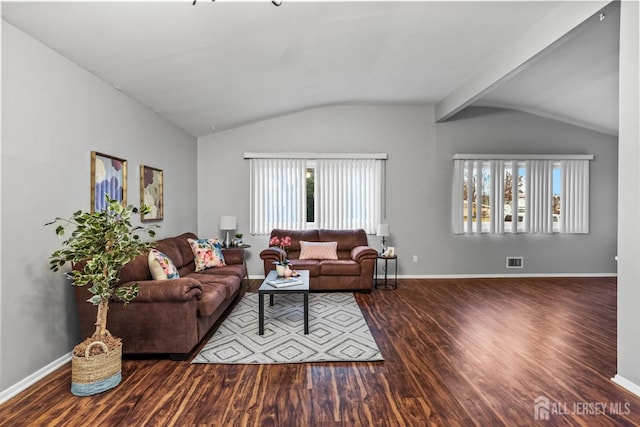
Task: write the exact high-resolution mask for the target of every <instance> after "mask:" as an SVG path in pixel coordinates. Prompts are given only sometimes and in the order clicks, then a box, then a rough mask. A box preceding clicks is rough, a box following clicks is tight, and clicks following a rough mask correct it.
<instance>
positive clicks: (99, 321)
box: [47, 195, 157, 396]
mask: <svg viewBox="0 0 640 427" xmlns="http://www.w3.org/2000/svg"><path fill="white" fill-rule="evenodd" d="M105 199H106V201H107V207H106V209H105V210H103V211H100V212H91V213H86V212H82V211H77V212H74V213H73V215H72V216H71V218H69V219H63V218H56V219H55V220H54V221H52V222H50V223H48V224H47V225H51V224H58V227H57V228H56V234H58V236H63V235H64V234H65V232H66V231H67V229H68V228H73V231H72V232H71V235H70V237H69V238H68V239H67V240H65V241H63V243H62V248H61V249H58V250H56V251H55V252H53V254H51V258H50V267H51V269H52V270H53V271H58V270H60V269H61V268H62V267H63V266H64V265H66V264H67V263H68V262H71V264H72V266H73V269H72V270H71V272H69V273H68V277H69V278H70V279H71V280H72V284H73V285H75V286H90V287H89V292H91V294H93V296H92V297H91V298H90V299H89V300H87V302H89V303H91V304H94V305H96V306H97V309H98V311H97V318H96V323H95V326H96V329H95V332H94V333H93V335H92V336H91V337H89V338H87V339H86V340H85V341H83V342H82V343H80V344H78V345H77V346H75V347H74V349H73V359H72V362H71V371H72V372H71V376H72V380H71V392H72V393H73V394H75V395H76V396H89V395H93V394H96V393H100V392H103V391H106V390H109V389H111V388H113V387H115V386H116V385H118V384H119V383H120V380H121V379H122V376H121V367H122V342H121V341H120V339H119V338H116V337H113V336H112V335H111V334H110V333H109V331H108V330H107V313H108V310H109V301H110V300H111V299H112V298H117V299H119V300H121V301H123V302H124V303H125V304H126V303H128V302H129V301H131V300H132V299H133V298H135V297H136V295H137V294H138V285H137V284H135V285H133V286H125V287H122V286H121V287H117V288H116V287H114V285H116V284H117V283H118V282H119V272H120V269H121V268H122V266H124V265H125V264H126V263H128V262H129V261H131V260H132V259H133V258H135V257H136V256H137V255H139V254H142V253H144V252H145V251H147V250H148V249H149V248H150V247H151V246H153V243H150V242H146V243H145V242H142V241H141V240H140V235H141V234H146V235H148V236H149V237H154V236H155V232H154V231H153V228H155V227H157V226H154V225H151V226H147V227H142V226H132V225H131V216H132V215H133V214H136V213H138V212H141V213H143V214H147V213H149V208H148V207H147V206H145V205H143V206H141V207H140V209H137V208H135V207H133V206H131V205H129V206H125V205H124V204H123V203H121V202H119V201H117V200H114V199H111V198H110V197H109V196H108V195H105Z"/></svg>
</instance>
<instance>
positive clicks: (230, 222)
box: [220, 215, 236, 248]
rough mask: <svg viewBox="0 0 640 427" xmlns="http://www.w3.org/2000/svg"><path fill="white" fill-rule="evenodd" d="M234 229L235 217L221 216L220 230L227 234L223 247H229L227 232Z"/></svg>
mask: <svg viewBox="0 0 640 427" xmlns="http://www.w3.org/2000/svg"><path fill="white" fill-rule="evenodd" d="M235 229H236V217H235V216H227V215H225V216H221V217H220V230H222V231H226V232H227V237H226V238H225V239H224V247H225V248H228V247H229V246H230V245H231V242H230V241H229V231H231V230H235Z"/></svg>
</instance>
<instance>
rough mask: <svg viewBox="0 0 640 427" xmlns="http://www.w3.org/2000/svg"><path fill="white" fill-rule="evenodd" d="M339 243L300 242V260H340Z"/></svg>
mask: <svg viewBox="0 0 640 427" xmlns="http://www.w3.org/2000/svg"><path fill="white" fill-rule="evenodd" d="M337 251H338V242H305V241H303V240H301V241H300V259H338V252H337Z"/></svg>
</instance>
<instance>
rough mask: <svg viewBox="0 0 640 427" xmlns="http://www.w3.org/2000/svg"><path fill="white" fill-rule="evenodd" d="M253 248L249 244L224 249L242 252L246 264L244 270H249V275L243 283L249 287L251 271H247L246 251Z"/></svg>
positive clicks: (243, 261)
mask: <svg viewBox="0 0 640 427" xmlns="http://www.w3.org/2000/svg"><path fill="white" fill-rule="evenodd" d="M250 247H251V245H247V244H244V243H243V244H240V245H238V246H229V247H228V248H224V249H226V250H234V249H235V250H238V251H242V263H243V264H244V268H245V270H247V275H246V276H245V278H244V279H243V280H242V281H243V282H245V283H246V284H247V286H248V285H249V270H248V269H247V258H246V257H245V253H244V251H245V249H249V248H250Z"/></svg>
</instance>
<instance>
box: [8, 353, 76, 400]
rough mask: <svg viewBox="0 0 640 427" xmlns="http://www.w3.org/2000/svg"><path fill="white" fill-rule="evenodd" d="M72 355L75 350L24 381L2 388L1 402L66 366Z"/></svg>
mask: <svg viewBox="0 0 640 427" xmlns="http://www.w3.org/2000/svg"><path fill="white" fill-rule="evenodd" d="M72 356H73V352H69V353H67V354H65V355H63V356H62V357H60V358H59V359H57V360H54V361H53V362H51V363H49V364H48V365H47V366H45V367H44V368H42V369H40V370H38V371H36V372H34V373H33V374H31V375H29V376H28V377H27V378H25V379H23V380H22V381H20V382H18V383H16V384H14V385H12V386H11V387H9V388H7V389H5V390H2V391H1V392H0V404H3V403H4V402H6V401H7V400H9V399H11V398H12V397H13V396H15V395H16V394H18V393H20V392H21V391H23V390H26V389H27V388H28V387H29V386H32V385H33V384H35V383H36V382H38V381H40V380H41V379H43V378H44V377H46V376H47V375H49V374H50V373H52V372H53V371H55V370H56V369H58V368H60V367H61V366H64V365H65V364H66V363H69V362H70V361H71V358H72ZM69 388H71V378H69Z"/></svg>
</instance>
